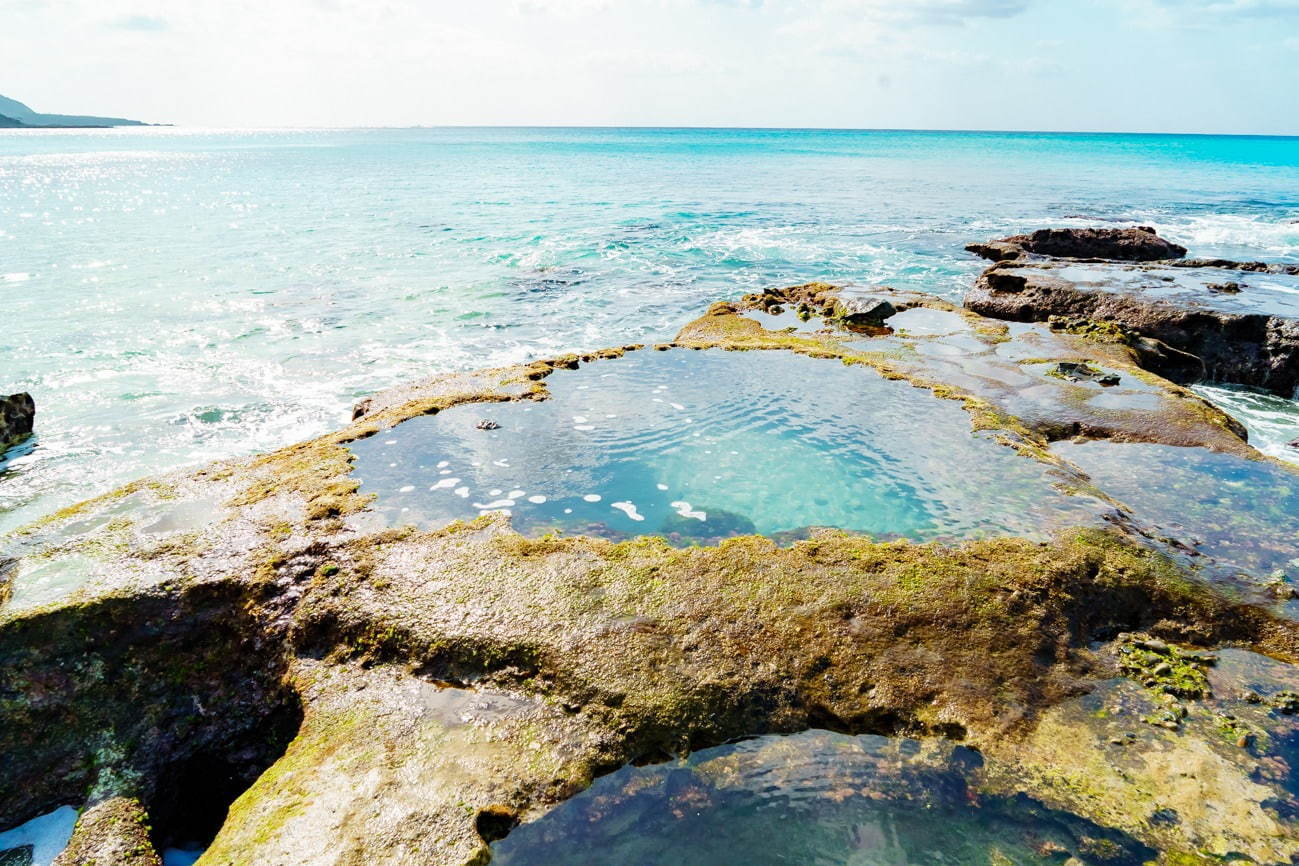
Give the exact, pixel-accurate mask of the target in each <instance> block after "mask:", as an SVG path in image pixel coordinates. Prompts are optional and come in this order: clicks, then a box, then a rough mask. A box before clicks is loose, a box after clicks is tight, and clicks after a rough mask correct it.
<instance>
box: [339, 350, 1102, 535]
mask: <svg viewBox="0 0 1299 866" xmlns="http://www.w3.org/2000/svg"><path fill="white" fill-rule="evenodd" d="M546 384H547V385H548V387H549V389H550V392H551V395H552V396H551V398H550V399H548V400H544V401H540V402H518V403H507V404H501V403H490V404H471V405H464V406H458V407H455V408H452V409H449V410H446V411H444V412H441V413H439V414H437V415H433V416H424V417H420V418H416V419H413V420H410V421H407V422H405V423H403V424H400V425H398V426H397V427H395V428H393V429H391V430H388V431H385V432H382V433H380V434H378V435H376V436H373V437H370V438H368V439H365V440H362V441H359V442H356V443H354V444H353V445H352V448H353V450H354V451H355V452H356V455H357V460H356V467H355V469H354V474H355V476H356V477H357V478H358V479H360V481H361V484H362V486H361V492H362V493H375V494H377V497H378V498H377V501H376V503H375V505H374V508H375V509H376V510H377V511H379V512H380V513H383V514H385V515H387V516H388V517H389V519H390V520H391V521H393V522H394V523H402V524H405V523H410V524H416V525H423V526H440V525H444V524H446V523H448V522H450V521H451V520H453V519H458V518H459V519H468V518H473V517H477V516H478V515H479V514H481V513H485V512H488V511H507V512H509V513H510V514H511V516H512V521H513V523H514V526H515V527H516V528H518V529H519V530H520V531H523V532H526V533H531V534H540V533H544V532H547V531H552V530H558V531H562V532H586V533H592V534H598V535H612V536H620V535H631V534H647V533H648V534H660V533H662V534H665V535H667V536H668V537H669V539H670V540H673V541H676V542H678V543H691V542H696V541H702V542H708V541H715V540H717V539H718V538H722V537H726V536H728V535H735V534H742V533H750V532H760V533H767V534H776V533H785V532H797V531H798V530H802V529H805V528H807V527H812V526H833V527H838V528H841V529H847V530H852V531H858V532H867V533H872V534H877V535H883V536H906V537H911V538H920V539H929V538H957V537H977V536H982V535H993V534H1002V533H1007V534H1009V533H1022V534H1028V535H1041V534H1042V533H1043V532H1044V531H1045V529H1046V528H1047V527H1048V526H1050V525H1053V524H1054V523H1057V522H1061V521H1067V520H1074V521H1086V520H1089V519H1091V518H1090V513H1089V512H1088V511H1087V510H1086V509H1087V505H1086V503H1085V501H1084V500H1079V499H1075V498H1071V497H1066V496H1064V495H1063V494H1060V493H1057V492H1056V491H1055V490H1054V489H1053V488H1052V487H1051V480H1052V479H1051V477H1050V476H1049V474H1048V471H1049V470H1048V469H1047V468H1046V467H1044V466H1043V465H1042V464H1040V463H1038V462H1036V461H1033V460H1030V459H1027V458H1024V457H1021V456H1018V455H1017V454H1016V453H1015V452H1014V451H1012V450H1011V449H1009V448H1006V447H1004V446H1001V445H998V444H996V443H994V442H993V441H992V440H991V439H990V438H988V437H987V436H986V435H980V434H973V433H971V431H970V416H969V415H968V414H967V413H966V412H965V411H964V410H963V409H962V408H961V405H960V404H959V403H958V402H956V401H953V400H941V399H938V398H936V397H934V396H933V395H932V394H931V393H930V392H928V391H926V390H923V389H919V388H915V387H913V386H911V385H909V384H907V383H906V382H903V381H890V380H887V379H884V378H882V377H881V376H879V375H878V374H877V373H875V372H874V371H873V370H871V369H869V368H865V367H860V366H846V365H844V364H843V363H841V362H839V361H834V360H822V359H813V358H808V357H805V356H802V355H797V354H794V353H790V352H766V351H760V352H726V351H722V350H708V351H692V350H685V349H680V350H672V351H667V352H660V351H654V350H650V349H646V350H641V351H638V352H632V353H629V354H628V355H627V356H626V357H624V358H620V359H615V360H607V361H597V362H594V363H591V364H585V365H583V366H582V367H581V368H580V369H579V370H576V371H567V370H560V371H557V372H555V373H553V374H552V375H551V376H550V377H549V378H548V379H547V380H546ZM484 420H487V421H491V422H493V423H495V424H498V425H500V426H499V429H493V430H482V429H478V425H479V423H480V422H481V421H484Z"/></svg>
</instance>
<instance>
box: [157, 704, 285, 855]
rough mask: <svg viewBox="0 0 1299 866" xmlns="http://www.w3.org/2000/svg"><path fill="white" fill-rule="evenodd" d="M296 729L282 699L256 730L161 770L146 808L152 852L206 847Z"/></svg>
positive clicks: (279, 754) (215, 745) (275, 759)
mask: <svg viewBox="0 0 1299 866" xmlns="http://www.w3.org/2000/svg"><path fill="white" fill-rule="evenodd" d="M301 724H302V707H301V705H300V704H299V702H298V701H297V700H296V699H290V698H287V697H286V699H285V700H284V702H283V703H282V704H281V705H280V706H279V707H277V708H276V709H275V710H274V711H273V712H271V713H270V714H269V715H267V716H266V718H264V719H263V720H262V722H261V724H260V725H259V726H258V727H257V728H256V729H253V730H249V731H246V732H244V733H243V734H242V735H241V736H240V737H239V738H238V739H236V740H235V741H233V742H229V743H222V744H214V745H212V746H211V747H209V748H206V749H203V750H201V751H199V752H197V753H195V754H193V755H191V756H189V757H188V758H186V759H185V760H182V761H179V762H178V763H176V764H174V765H171V766H169V767H166V768H164V769H162V770H161V771H160V773H159V781H158V784H157V786H156V789H155V791H154V795H153V797H152V798H151V804H150V807H149V816H150V819H151V825H152V832H151V834H150V835H151V837H152V839H153V844H154V847H155V848H157V849H158V850H159V851H161V850H163V849H165V848H203V847H206V846H207V845H208V844H210V843H211V842H212V840H213V839H214V838H216V835H217V832H218V831H220V829H221V826H222V825H223V824H224V823H225V821H226V815H227V812H228V811H229V808H230V805H231V804H232V803H233V802H234V801H235V800H237V799H238V798H239V796H240V795H241V794H243V792H244V791H246V790H247V789H248V788H249V787H251V786H252V784H253V783H254V782H255V781H257V779H258V777H259V776H261V775H262V773H264V772H265V771H266V770H267V769H269V768H270V767H271V765H272V764H274V763H275V762H276V761H277V760H279V759H280V758H281V757H282V756H283V755H284V752H285V750H286V749H287V748H288V745H289V743H290V742H292V740H293V738H294V736H296V734H297V732H298V729H299V727H300V726H301Z"/></svg>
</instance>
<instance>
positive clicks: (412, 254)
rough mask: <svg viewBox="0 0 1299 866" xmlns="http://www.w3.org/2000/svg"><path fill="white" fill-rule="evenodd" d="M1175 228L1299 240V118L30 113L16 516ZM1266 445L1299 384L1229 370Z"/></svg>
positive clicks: (17, 278)
mask: <svg viewBox="0 0 1299 866" xmlns="http://www.w3.org/2000/svg"><path fill="white" fill-rule="evenodd" d="M1130 224H1149V225H1153V226H1156V227H1157V228H1158V230H1159V231H1160V232H1161V233H1162V234H1163V235H1165V236H1166V237H1168V238H1170V239H1173V240H1176V241H1178V242H1180V243H1182V244H1184V245H1186V246H1187V247H1189V248H1190V250H1191V254H1192V255H1204V256H1223V257H1228V258H1236V259H1251V260H1252V259H1264V260H1270V261H1285V262H1299V138H1269V137H1219V136H1167V135H1104V134H1046V133H980V132H906V131H824V130H732V129H728V130H699V129H552V128H546V129H521V128H520V129H514V128H511V129H480V128H443V129H401V130H397V129H388V130H367V129H358V130H320V131H310V130H293V131H283V130H265V131H207V130H187V129H171V128H157V129H120V130H22V131H15V130H10V131H3V132H0V303H2V304H3V306H2V307H0V309H3V311H4V312H3V317H2V318H0V393H11V392H15V391H24V390H25V391H30V392H31V393H32V394H33V395H34V397H35V399H36V403H37V431H38V435H37V437H35V438H34V439H33V440H31V441H30V442H29V443H28V444H27V445H26V446H24V447H22V448H19V449H17V450H16V451H15V452H12V453H11V455H10V457H9V459H8V461H7V462H6V463H4V464H3V465H0V531H4V530H7V529H12V528H14V527H16V526H19V525H21V524H23V523H26V522H28V521H30V520H32V519H35V518H38V517H40V516H41V515H42V514H45V513H48V512H50V511H52V510H55V509H57V508H59V507H62V506H64V505H68V504H71V503H73V502H76V501H79V500H81V499H85V498H87V497H89V496H93V495H95V494H97V493H101V492H104V491H107V490H109V489H111V488H113V487H114V486H116V485H118V484H120V483H122V482H125V481H128V480H131V479H133V478H138V477H140V476H144V475H148V474H150V473H154V472H158V471H162V470H168V469H173V468H177V467H183V466H191V465H195V464H201V463H203V462H206V461H209V460H212V459H214V458H221V457H228V456H233V455H241V454H249V453H253V452H258V451H265V450H268V449H272V448H275V447H276V446H279V445H284V444H287V443H290V442H293V441H297V440H300V439H303V438H306V437H309V436H311V435H313V434H317V433H321V432H323V431H326V430H328V429H331V428H334V427H337V426H340V425H341V424H343V423H345V422H346V421H347V420H348V419H349V418H350V410H351V406H352V404H353V403H354V402H355V401H356V400H357V399H358V398H359V397H361V396H363V395H365V394H368V393H371V392H373V391H375V390H377V389H381V388H384V387H387V386H390V385H394V384H398V383H401V382H404V381H407V380H411V379H415V378H420V377H424V376H428V375H430V374H433V373H437V372H440V371H449V370H459V369H471V368H476V367H482V366H491V365H501V364H508V363H513V362H518V361H524V360H528V359H530V358H536V357H543V356H548V355H553V354H556V353H559V352H564V351H570V350H582V349H594V348H598V347H602V346H607V345H613V344H620V343H627V342H633V341H635V342H648V341H655V340H665V339H670V338H671V337H672V335H673V334H674V333H675V332H676V330H677V329H678V328H679V327H680V326H681V325H682V324H684V323H685V322H686V321H687V320H689V319H690V318H693V317H694V316H695V315H697V314H698V313H699V312H700V311H702V310H703V309H704V308H705V307H706V306H707V305H708V304H709V303H711V302H712V301H715V300H719V299H724V298H727V297H731V296H734V295H736V294H738V293H741V292H745V291H751V290H755V289H760V288H762V287H764V286H771V285H785V284H791V283H799V282H806V281H810V280H826V281H837V282H855V283H884V284H887V285H891V286H894V287H896V288H902V289H915V290H921V291H926V292H930V293H934V294H937V295H941V296H944V297H947V298H949V299H952V300H959V298H960V296H961V295H962V294H963V292H964V291H965V290H966V289H967V288H968V287H969V286H970V285H971V284H972V282H973V281H974V279H975V277H976V276H977V275H978V273H979V272H980V271H981V270H982V267H983V264H984V263H982V262H981V261H979V260H978V259H976V258H975V257H974V256H972V255H970V254H968V253H966V252H965V251H964V250H963V249H962V247H963V246H964V244H966V243H968V242H970V241H973V240H982V239H988V238H992V237H997V236H1001V235H1004V234H1007V233H1011V232H1016V231H1022V230H1027V229H1032V228H1038V227H1043V226H1048V225H1053V226H1055V225H1058V226H1072V225H1115V226H1121V225H1130ZM1203 393H1205V394H1206V395H1208V396H1211V397H1213V398H1215V399H1218V400H1220V401H1221V402H1222V403H1223V405H1226V406H1229V407H1230V408H1231V410H1232V411H1233V412H1235V413H1236V414H1237V415H1238V417H1241V418H1242V420H1244V421H1245V422H1246V423H1247V424H1248V425H1249V426H1250V427H1251V430H1252V431H1253V433H1254V437H1255V441H1256V442H1257V444H1259V445H1260V446H1261V447H1263V448H1264V450H1267V451H1269V452H1270V453H1274V454H1277V455H1278V456H1285V455H1286V454H1287V453H1289V454H1291V455H1293V454H1294V453H1295V452H1294V451H1293V450H1292V449H1287V447H1286V445H1285V443H1286V442H1287V441H1288V440H1289V439H1293V438H1295V437H1299V404H1296V403H1295V402H1293V401H1284V400H1275V399H1266V400H1265V399H1254V398H1253V397H1252V395H1249V394H1240V393H1238V392H1233V391H1229V390H1224V389H1212V388H1208V389H1204V390H1203Z"/></svg>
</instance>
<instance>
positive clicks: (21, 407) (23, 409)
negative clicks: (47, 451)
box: [0, 393, 36, 451]
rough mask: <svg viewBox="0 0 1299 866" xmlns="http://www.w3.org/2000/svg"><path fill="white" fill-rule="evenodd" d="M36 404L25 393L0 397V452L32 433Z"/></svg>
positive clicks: (29, 395)
mask: <svg viewBox="0 0 1299 866" xmlns="http://www.w3.org/2000/svg"><path fill="white" fill-rule="evenodd" d="M35 417H36V403H35V401H33V400H32V395H31V394H27V393H20V394H10V395H9V396H8V397H0V451H3V450H4V449H5V448H6V447H7V446H9V445H11V444H12V443H14V442H17V441H18V440H19V439H23V438H25V437H26V436H27V435H29V434H30V433H31V432H32V423H33V421H34V419H35Z"/></svg>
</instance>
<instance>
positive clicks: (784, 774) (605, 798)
mask: <svg viewBox="0 0 1299 866" xmlns="http://www.w3.org/2000/svg"><path fill="white" fill-rule="evenodd" d="M980 763H981V759H980V757H979V755H978V753H976V752H973V751H970V750H968V749H964V748H960V747H957V748H955V749H953V750H948V751H945V752H944V751H939V750H937V749H935V747H934V744H932V743H931V744H927V745H925V744H921V743H918V742H915V741H909V740H889V739H886V738H883V737H870V736H865V737H848V736H843V735H839V734H831V733H826V732H823V731H810V732H807V733H804V734H799V735H796V736H791V737H763V738H760V739H756V740H750V741H747V742H743V743H739V744H736V745H730V746H722V747H720V748H715V749H705V750H703V751H700V752H697V753H695V754H694V755H692V756H691V757H690V758H689V759H688V760H686V761H680V762H674V763H671V764H661V765H656V766H649V767H626V768H624V769H621V770H619V771H617V772H615V773H613V774H611V775H609V776H606V777H604V778H602V779H597V780H596V782H595V783H594V784H593V785H592V786H591V787H590V788H589V789H587V790H586V791H584V792H582V793H581V794H578V795H577V796H576V797H574V798H572V799H571V800H568V801H567V802H565V803H562V804H560V805H559V806H557V807H556V808H555V809H554V810H553V811H552V812H550V813H549V814H547V815H545V816H543V817H542V818H540V819H539V820H537V821H535V822H533V823H531V824H525V825H523V826H521V827H518V828H516V829H515V830H514V831H513V832H511V833H510V835H509V836H507V837H506V838H505V839H504V840H502V841H501V842H498V843H497V844H496V845H495V846H493V847H494V852H493V858H492V863H493V866H542V864H547V866H548V864H555V863H564V864H569V866H788V864H791V863H797V864H800V866H919V864H925V866H997V864H1007V863H1013V864H1020V866H1037V864H1043V866H1044V864H1058V863H1063V862H1065V861H1066V860H1068V858H1070V857H1072V856H1078V855H1081V857H1082V859H1081V862H1084V863H1094V862H1099V861H1097V860H1095V859H1093V858H1092V857H1089V856H1088V855H1089V854H1091V853H1092V852H1094V851H1102V850H1103V851H1104V852H1105V855H1106V856H1105V859H1104V861H1103V862H1104V863H1105V864H1107V866H1141V864H1143V863H1145V862H1147V861H1149V860H1153V859H1154V852H1153V851H1151V850H1150V849H1148V848H1145V847H1144V846H1142V845H1140V844H1139V843H1137V842H1135V841H1133V840H1132V839H1130V838H1128V837H1125V836H1123V835H1122V834H1119V833H1115V832H1113V831H1106V830H1102V829H1101V828H1099V827H1097V826H1095V825H1094V824H1090V823H1089V822H1087V821H1084V820H1081V819H1079V818H1076V817H1074V816H1072V815H1069V814H1067V813H1062V812H1055V811H1052V810H1050V809H1046V808H1044V807H1042V806H1040V805H1039V804H1035V803H1033V802H1032V801H1030V800H1027V799H1024V798H996V797H979V796H977V795H975V794H974V793H973V791H972V790H971V788H970V785H969V781H968V780H969V776H970V774H971V773H972V772H973V771H974V770H975V769H977V767H978V766H979V765H980ZM1072 862H1075V863H1076V862H1080V861H1079V860H1074V861H1072Z"/></svg>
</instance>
